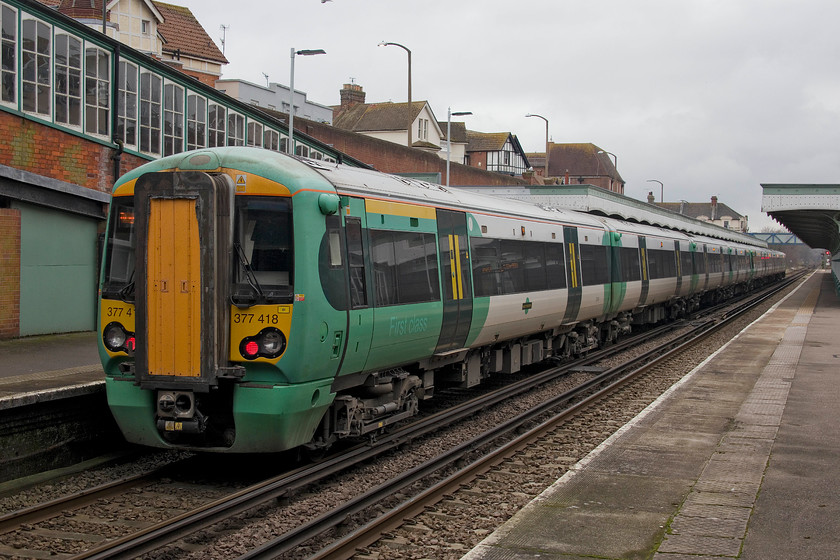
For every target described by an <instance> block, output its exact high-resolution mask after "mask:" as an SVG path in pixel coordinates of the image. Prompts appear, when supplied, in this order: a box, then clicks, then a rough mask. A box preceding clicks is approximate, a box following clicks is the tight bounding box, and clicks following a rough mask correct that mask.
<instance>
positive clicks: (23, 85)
mask: <svg viewBox="0 0 840 560" xmlns="http://www.w3.org/2000/svg"><path fill="white" fill-rule="evenodd" d="M30 22H31V23H32V24H33V25H34V26H35V38H34V43H35V47H34V50H29V49H27V48H26V41H27V38H26V27H27V24H28V23H30ZM39 26H44V27H45V28H46V30H47V43H48V45H47V54H46V55H44V54H43V53H41V50H40V46H39ZM52 34H53V28H52V25H50V24H49V23H46V22H45V21H43V20H41V19H38V18H37V17H35V16H33V15H31V14H27V13H26V12H23V13H22V17H21V18H20V42H19V44H20V60H19V62H18V63H19V65H20V66H19V68H20V109H21V111H23V112H24V113H26V114H28V115H32V116H34V117H37V118H41V119H48V120H51V119H52V109H53V107H52V105H53V99H52V94H53V81H52V64H53V57H52V53H53V42H52V40H53V38H52ZM27 54H28V55H29V56H31V57H32V58H33V59H34V65H33V69H32V70H33V71H32V77H31V78H29V79H27V71H26V68H25V67H26V65H27V58H28V57H27ZM44 67H45V68H46V81H45V82H42V81H41V78H42V76H41V75H40V74H43V71H44ZM27 87H30V88H32V89H34V96H32V97H33V98H34V109H31V108H27V100H28V99H29V98H30V97H29V96H27ZM42 88H44V91H41V89H42ZM43 100H46V101H47V105H48V106H47V107H46V109H43V108H42V107H41V102H42V101H43Z"/></svg>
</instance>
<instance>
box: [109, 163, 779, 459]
mask: <svg viewBox="0 0 840 560" xmlns="http://www.w3.org/2000/svg"><path fill="white" fill-rule="evenodd" d="M783 256H784V255H783V254H781V253H777V252H773V251H769V250H767V249H764V248H759V247H756V246H749V245H744V244H737V243H731V242H727V241H723V240H720V239H712V238H704V237H697V236H692V235H687V234H684V233H680V232H676V231H671V230H664V229H660V228H656V227H651V226H646V225H640V224H634V223H627V222H623V221H618V220H613V219H608V218H599V217H595V216H592V215H588V214H582V213H576V212H571V211H552V210H546V209H542V208H539V207H537V206H533V205H530V204H527V203H523V202H517V201H513V200H506V199H499V198H495V197H487V196H481V195H478V194H473V193H468V192H462V191H459V190H457V189H448V188H444V187H442V186H440V185H433V184H429V183H424V182H420V181H415V180H410V179H405V178H401V177H396V176H392V175H386V174H382V173H378V172H375V171H370V170H363V169H358V168H351V167H346V166H342V165H336V164H325V163H323V162H317V161H308V160H302V159H298V158H291V157H288V156H285V155H282V154H275V153H272V152H269V151H266V150H260V149H256V148H254V149H252V148H218V149H208V150H199V151H194V152H187V153H183V154H179V155H176V156H171V157H167V158H163V159H161V160H158V161H155V162H153V163H149V164H146V165H144V166H142V167H140V168H138V169H136V170H135V171H133V172H132V173H130V174H128V175H126V176H125V177H123V178H122V179H121V180H120V182H119V183H118V184H117V185H116V186H115V188H114V192H113V200H112V204H111V212H110V218H109V222H108V229H107V233H106V243H105V249H104V258H103V270H102V275H101V284H100V296H101V297H100V311H99V317H100V326H99V328H100V332H101V335H102V336H101V340H100V354H101V356H102V361H103V364H104V368H105V372H106V387H107V395H108V402H109V405H110V407H111V410H112V412H113V414H114V417H115V418H116V420H117V423H118V424H119V426H120V428H121V430H122V432H123V433H124V434H125V437H126V439H127V440H128V441H130V442H135V443H139V444H145V445H151V446H158V447H177V448H197V449H203V450H207V451H218V452H231V453H245V452H248V453H250V452H274V451H281V450H286V449H290V448H295V447H298V446H307V447H309V448H312V449H316V450H317V449H321V448H325V447H327V446H329V445H331V444H332V443H333V442H334V441H336V440H337V439H339V438H343V437H354V436H362V435H365V434H370V433H375V432H376V431H378V430H382V429H384V428H385V427H386V426H387V425H389V424H391V423H393V422H396V421H399V420H401V419H404V418H407V417H409V416H411V415H413V414H415V413H416V411H417V409H418V402H419V401H420V400H423V399H428V398H431V397H432V396H433V394H434V391H435V387H436V386H437V387H442V386H452V385H459V386H463V387H470V386H474V385H476V384H478V383H481V381H482V380H484V379H486V378H487V377H489V376H491V375H496V374H500V375H501V374H509V373H514V372H517V371H519V370H520V368H522V367H523V366H525V365H528V364H532V363H535V362H539V361H541V360H543V359H546V358H548V357H560V358H566V357H573V356H576V355H579V354H581V353H584V352H586V351H587V350H590V349H592V348H595V347H598V346H599V345H602V344H604V343H606V342H609V341H612V340H615V339H616V338H617V337H618V336H620V335H621V334H624V333H626V332H628V331H629V330H630V329H631V326H632V325H636V324H646V323H655V322H659V321H661V320H665V319H668V318H674V317H678V316H682V315H684V314H685V313H687V312H690V311H691V310H693V309H695V308H697V307H698V306H700V305H701V304H702V303H704V302H706V301H711V300H721V299H725V298H727V297H729V296H730V295H731V294H732V293H734V292H735V291H737V290H745V289H748V288H750V287H752V286H754V285H755V284H757V283H764V282H767V281H770V280H772V279H775V278H778V277H781V276H783V274H784V259H783Z"/></svg>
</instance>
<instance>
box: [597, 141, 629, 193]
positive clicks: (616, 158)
mask: <svg viewBox="0 0 840 560" xmlns="http://www.w3.org/2000/svg"><path fill="white" fill-rule="evenodd" d="M598 153H599V154H607V155H610V156H612V157H614V158H615V165H613V167H615V172H616V173H618V156H617V155H615V154H614V153H612V152H608V151H607V150H598ZM610 190H612V177H610ZM619 194H624V192H623V189H622V192H621V193H619Z"/></svg>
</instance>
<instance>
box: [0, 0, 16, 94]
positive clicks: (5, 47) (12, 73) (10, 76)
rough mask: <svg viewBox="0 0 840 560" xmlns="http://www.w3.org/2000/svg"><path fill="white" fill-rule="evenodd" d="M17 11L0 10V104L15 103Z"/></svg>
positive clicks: (5, 7) (5, 8)
mask: <svg viewBox="0 0 840 560" xmlns="http://www.w3.org/2000/svg"><path fill="white" fill-rule="evenodd" d="M17 38H18V26H17V11H16V10H13V9H12V8H10V7H9V6H6V5H5V4H4V5H2V9H0V102H3V103H7V104H12V105H14V104H16V103H17V75H18V67H17Z"/></svg>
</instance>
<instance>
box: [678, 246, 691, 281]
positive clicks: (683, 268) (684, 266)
mask: <svg viewBox="0 0 840 560" xmlns="http://www.w3.org/2000/svg"><path fill="white" fill-rule="evenodd" d="M680 273H681V274H682V275H683V276H691V275H692V274H694V267H693V266H692V258H691V253H690V252H688V251H681V252H680Z"/></svg>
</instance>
